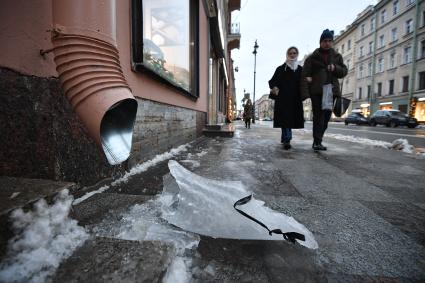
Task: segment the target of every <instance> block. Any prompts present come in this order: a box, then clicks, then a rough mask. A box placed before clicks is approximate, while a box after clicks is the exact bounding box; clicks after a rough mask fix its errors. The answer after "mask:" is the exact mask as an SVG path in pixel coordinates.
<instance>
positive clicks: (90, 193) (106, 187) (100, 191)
mask: <svg viewBox="0 0 425 283" xmlns="http://www.w3.org/2000/svg"><path fill="white" fill-rule="evenodd" d="M107 189H109V186H107V185H105V186H102V187H100V188H99V189H98V190H96V191H92V192H89V193H87V194H85V195H84V196H82V197H80V198H77V199H75V200H74V202H73V203H72V205H77V204H79V203H81V202H83V201H85V200H86V199H88V198H91V197H92V196H94V195H95V194H101V193H103V192H104V191H106V190H107Z"/></svg>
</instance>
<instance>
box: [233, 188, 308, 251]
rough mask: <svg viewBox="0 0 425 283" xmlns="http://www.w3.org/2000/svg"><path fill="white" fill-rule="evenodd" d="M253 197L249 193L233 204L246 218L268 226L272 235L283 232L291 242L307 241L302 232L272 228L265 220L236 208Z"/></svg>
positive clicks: (285, 237)
mask: <svg viewBox="0 0 425 283" xmlns="http://www.w3.org/2000/svg"><path fill="white" fill-rule="evenodd" d="M251 199H252V194H251V195H249V196H246V197H244V198H241V199H240V200H238V201H237V202H235V204H234V205H233V207H234V209H236V211H237V212H239V213H240V214H242V215H243V216H245V217H246V218H248V219H251V220H252V221H254V222H256V223H257V224H259V225H261V226H263V227H264V228H266V229H267V231H269V235H270V236H271V235H272V234H273V233H274V234H281V235H282V236H283V238H284V239H285V240H287V241H289V242H291V243H294V244H295V240H300V241H305V236H304V235H303V234H300V233H297V232H286V233H283V232H282V230H280V229H274V230H270V229H269V227H267V226H266V225H265V224H264V223H263V222H261V221H259V220H257V219H255V218H254V217H252V216H251V215H248V214H247V213H245V212H243V211H242V210H240V209H238V208H236V207H237V206H240V205H244V204H247V203H248V202H249V201H250V200H251Z"/></svg>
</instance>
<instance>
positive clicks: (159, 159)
mask: <svg viewBox="0 0 425 283" xmlns="http://www.w3.org/2000/svg"><path fill="white" fill-rule="evenodd" d="M189 147H190V145H189V144H184V145H181V146H179V147H177V148H173V149H171V150H170V151H168V152H165V153H163V154H159V155H157V156H155V157H154V158H153V159H151V160H148V161H146V162H143V163H141V164H138V165H137V166H135V167H133V168H131V169H130V172H127V173H126V174H124V176H122V177H121V178H119V179H117V180H115V181H114V182H112V183H111V186H108V185H106V186H103V187H101V188H99V189H98V190H96V191H92V192H89V193H86V194H85V195H83V196H82V197H80V198H78V199H75V200H74V203H73V205H77V204H79V203H81V202H83V201H85V200H86V199H88V198H90V197H92V196H93V195H95V194H100V193H103V192H105V191H106V190H108V189H109V188H110V187H114V186H117V185H119V184H122V183H126V182H128V180H129V178H130V177H131V176H134V175H137V174H139V173H142V172H145V171H146V170H148V169H149V168H150V167H152V166H155V165H156V164H158V163H160V162H162V161H164V160H167V159H170V158H172V157H174V156H176V155H177V154H179V153H181V152H184V151H187V149H188V148H189ZM196 165H197V164H194V167H196Z"/></svg>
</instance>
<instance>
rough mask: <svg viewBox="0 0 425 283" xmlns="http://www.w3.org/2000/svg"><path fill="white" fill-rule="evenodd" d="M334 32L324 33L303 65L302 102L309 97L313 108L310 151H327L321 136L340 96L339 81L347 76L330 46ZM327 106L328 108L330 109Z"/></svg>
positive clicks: (325, 31)
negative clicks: (318, 46) (335, 100)
mask: <svg viewBox="0 0 425 283" xmlns="http://www.w3.org/2000/svg"><path fill="white" fill-rule="evenodd" d="M333 39H334V32H333V31H330V30H329V29H325V30H324V31H323V33H322V35H321V36H320V48H317V49H316V50H315V51H314V52H313V53H312V54H311V55H310V56H308V57H307V59H306V60H305V62H304V66H303V71H302V81H301V88H302V90H301V95H302V98H303V100H304V99H307V98H308V97H310V99H311V103H312V108H313V146H312V147H313V149H314V150H315V151H316V150H326V149H327V148H326V147H325V146H323V145H322V140H323V135H324V134H325V131H326V129H327V127H328V122H329V120H330V118H331V115H332V102H333V101H332V99H334V98H335V97H340V96H341V90H340V86H339V81H338V79H341V78H344V77H345V76H346V75H347V66H345V65H344V62H343V59H342V56H341V54H339V53H338V52H336V51H335V50H334V49H333V48H332V46H333ZM329 105H330V107H329Z"/></svg>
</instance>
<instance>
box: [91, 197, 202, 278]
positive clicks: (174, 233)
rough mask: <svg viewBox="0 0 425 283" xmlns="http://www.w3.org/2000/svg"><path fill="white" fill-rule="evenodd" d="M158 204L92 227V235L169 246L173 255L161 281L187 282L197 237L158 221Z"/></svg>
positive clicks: (148, 204) (139, 206)
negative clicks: (170, 244) (160, 243)
mask: <svg viewBox="0 0 425 283" xmlns="http://www.w3.org/2000/svg"><path fill="white" fill-rule="evenodd" d="M161 206H162V202H161V201H159V199H158V198H155V199H153V200H150V201H147V202H145V203H142V204H136V205H134V206H133V207H132V208H131V209H130V210H129V211H128V212H127V213H124V214H123V215H122V216H121V218H120V219H118V220H117V219H114V220H113V221H111V220H107V219H105V220H104V221H103V222H102V223H100V224H98V225H96V226H95V227H92V231H93V233H94V234H95V235H96V236H101V237H109V238H116V239H123V240H133V241H163V242H169V243H172V244H173V245H174V247H175V254H174V257H173V260H172V262H171V264H170V266H169V267H168V269H167V274H166V275H165V276H164V279H163V282H166V283H168V282H170V283H171V282H173V283H174V282H189V280H188V279H189V278H191V276H192V275H191V268H192V266H191V265H192V261H191V257H192V256H193V254H194V253H195V250H196V248H197V247H198V244H199V240H200V238H199V236H198V235H197V234H193V233H191V232H187V231H183V230H181V229H180V228H178V227H176V226H173V225H170V224H169V223H168V222H167V221H165V220H164V219H162V218H161Z"/></svg>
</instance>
